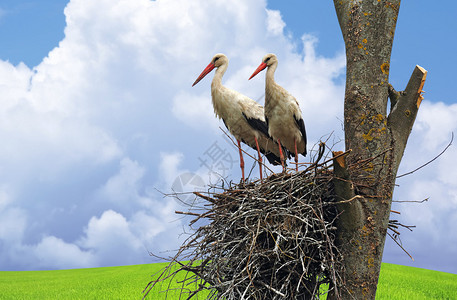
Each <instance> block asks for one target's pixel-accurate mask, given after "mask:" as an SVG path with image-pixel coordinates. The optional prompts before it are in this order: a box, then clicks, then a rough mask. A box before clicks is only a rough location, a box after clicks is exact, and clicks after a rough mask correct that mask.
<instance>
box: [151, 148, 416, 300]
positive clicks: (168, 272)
mask: <svg viewBox="0 0 457 300" xmlns="http://www.w3.org/2000/svg"><path fill="white" fill-rule="evenodd" d="M324 152H325V144H324V143H321V144H320V145H319V150H318V151H316V154H315V157H314V163H313V164H312V165H311V166H309V167H307V168H306V169H305V170H304V171H300V172H296V173H295V172H292V173H280V174H273V175H271V176H269V177H268V178H266V179H264V180H263V182H260V181H255V182H251V183H241V184H233V183H229V184H228V187H225V186H226V185H227V184H226V182H225V181H220V183H219V184H218V185H215V186H212V187H210V188H209V190H208V191H207V192H206V193H199V192H194V194H195V202H193V204H192V205H191V207H190V209H189V211H187V212H178V211H177V212H176V213H178V214H183V215H188V216H191V217H193V219H192V220H190V226H191V228H193V227H195V228H196V229H195V230H194V231H193V232H192V233H191V234H189V237H188V238H187V239H186V240H185V242H184V243H183V244H182V246H181V247H180V249H179V250H178V252H177V254H176V255H175V256H174V257H172V258H170V259H168V260H169V261H170V264H168V265H167V266H166V267H165V268H164V269H162V270H161V271H159V272H158V274H156V275H155V277H156V278H155V279H154V280H153V281H151V282H149V284H148V285H147V286H146V288H145V290H144V294H145V296H144V297H146V296H147V295H148V293H149V292H150V291H151V290H152V289H153V288H154V287H157V288H160V289H163V285H160V284H159V283H164V282H167V283H168V287H167V288H166V290H165V291H163V292H164V293H165V296H168V295H169V292H173V293H174V295H175V293H176V289H177V287H176V284H175V283H172V281H173V280H174V281H178V284H180V287H179V288H178V290H179V294H180V299H191V298H193V297H195V298H197V299H198V298H200V299H202V298H203V299H318V298H319V296H320V295H322V294H324V293H329V292H330V293H333V295H334V296H335V297H336V298H340V296H339V292H338V289H337V287H339V288H344V279H343V278H342V277H341V275H340V274H342V272H341V270H342V267H343V264H342V255H341V254H340V252H339V251H338V248H337V245H335V233H336V227H335V225H334V223H335V220H336V218H337V217H338V214H337V209H336V206H337V205H338V204H339V203H343V202H349V201H353V200H354V198H356V197H359V196H356V197H354V198H353V199H346V200H341V199H340V198H338V197H335V195H334V186H333V181H334V180H335V179H336V177H335V175H334V173H333V169H332V166H333V160H334V159H337V158H338V157H339V156H345V155H347V154H348V153H349V151H347V152H344V153H343V152H341V153H340V154H338V155H336V156H333V157H332V158H328V156H326V157H325V158H324V159H323V157H324ZM334 155H335V153H334ZM374 159H375V158H372V159H370V160H369V161H372V160H374ZM321 160H323V162H322V163H319V161H321ZM364 163H366V162H364ZM361 166H363V164H362V165H360V164H355V165H352V166H349V168H351V169H355V170H357V169H360V168H361ZM353 171H354V170H353ZM172 196H174V197H177V198H179V195H178V194H173V195H172ZM394 212H395V211H394ZM396 213H398V212H396ZM399 226H402V227H406V228H408V229H409V230H411V228H412V227H414V226H405V225H403V224H401V223H399V222H398V221H397V220H391V221H390V222H389V227H388V229H389V230H390V231H392V232H393V236H392V235H390V234H389V236H391V237H392V239H394V241H395V242H397V244H398V245H399V246H400V247H402V246H401V244H400V243H399V242H398V236H399V234H400V233H399V232H398V231H397V230H398V228H399ZM402 249H404V248H403V247H402ZM405 252H406V250H405ZM406 253H407V252H406ZM407 254H408V253H407ZM151 255H153V254H151ZM408 255H409V254H408ZM165 298H166V297H165Z"/></svg>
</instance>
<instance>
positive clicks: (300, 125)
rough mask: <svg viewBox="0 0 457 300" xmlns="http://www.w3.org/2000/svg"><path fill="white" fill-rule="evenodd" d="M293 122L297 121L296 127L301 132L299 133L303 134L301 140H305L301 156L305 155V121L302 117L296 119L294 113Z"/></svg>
mask: <svg viewBox="0 0 457 300" xmlns="http://www.w3.org/2000/svg"><path fill="white" fill-rule="evenodd" d="M294 119H295V123H297V126H298V129H299V130H300V132H301V135H302V136H303V140H304V141H305V151H303V153H302V154H303V156H306V129H305V121H303V118H300V119H297V117H296V116H295V115H294Z"/></svg>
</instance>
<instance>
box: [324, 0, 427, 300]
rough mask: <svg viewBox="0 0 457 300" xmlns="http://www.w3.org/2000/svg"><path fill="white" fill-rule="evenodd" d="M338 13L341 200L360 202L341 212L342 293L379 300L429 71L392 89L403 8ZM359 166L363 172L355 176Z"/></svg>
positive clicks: (349, 1)
mask: <svg viewBox="0 0 457 300" xmlns="http://www.w3.org/2000/svg"><path fill="white" fill-rule="evenodd" d="M334 5H335V9H336V13H337V16H338V21H339V24H340V27H341V31H342V33H343V38H344V42H345V45H346V58H347V71H346V92H345V103H344V128H345V144H346V150H349V149H351V150H352V151H351V152H350V154H349V155H347V156H346V157H343V158H339V159H335V162H334V165H335V170H334V172H335V175H336V176H337V177H338V178H339V179H337V180H335V191H336V193H337V196H339V198H340V199H341V200H349V199H353V200H352V201H350V202H348V203H344V204H341V205H340V206H339V208H338V209H339V211H340V212H341V217H340V218H339V221H338V224H337V227H338V234H337V241H338V243H339V245H340V249H341V251H342V254H343V257H344V262H343V264H344V272H343V275H344V276H343V277H344V280H345V285H344V286H342V287H337V288H338V291H339V292H340V293H341V294H342V298H343V299H374V298H375V295H376V287H377V282H378V277H379V271H380V267H381V260H382V253H383V249H384V242H385V237H386V232H387V227H388V221H389V215H390V207H391V203H392V193H393V189H394V184H395V177H396V174H397V170H398V166H399V164H400V161H401V158H402V156H403V152H404V149H405V146H406V142H407V140H408V137H409V134H410V132H411V129H412V126H413V124H414V120H415V118H416V115H417V111H418V109H419V106H420V103H421V100H422V95H421V92H422V87H423V85H424V81H425V77H426V74H427V71H425V70H424V69H423V68H421V67H419V66H416V68H415V69H414V71H413V73H412V76H411V78H410V80H409V83H408V85H407V87H406V89H405V90H404V91H403V92H397V91H395V89H394V88H393V87H392V86H391V85H390V84H389V81H388V80H389V66H390V56H391V49H392V43H393V38H394V33H395V26H396V22H397V17H398V11H399V8H400V0H391V1H386V0H334ZM388 98H390V110H389V111H388ZM355 164H358V166H359V167H358V168H348V166H350V165H355ZM330 298H336V297H335V295H330V297H329V299H330Z"/></svg>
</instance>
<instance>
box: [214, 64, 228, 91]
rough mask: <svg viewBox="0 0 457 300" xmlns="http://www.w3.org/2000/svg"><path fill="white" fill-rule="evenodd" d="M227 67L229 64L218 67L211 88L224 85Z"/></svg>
mask: <svg viewBox="0 0 457 300" xmlns="http://www.w3.org/2000/svg"><path fill="white" fill-rule="evenodd" d="M227 67H228V64H223V65H221V66H220V67H218V68H217V69H216V72H215V73H214V78H213V81H212V82H211V90H213V89H219V88H221V87H222V76H224V73H225V71H227Z"/></svg>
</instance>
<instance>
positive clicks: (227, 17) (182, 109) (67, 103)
mask: <svg viewBox="0 0 457 300" xmlns="http://www.w3.org/2000/svg"><path fill="white" fill-rule="evenodd" d="M65 17H66V23H67V24H66V27H65V38H64V39H63V40H62V41H61V42H60V43H59V45H58V47H56V48H55V49H53V50H52V51H50V52H49V54H48V56H47V57H45V58H44V59H43V61H42V62H41V63H40V64H39V65H38V66H36V67H34V68H29V67H28V66H26V65H25V64H22V63H21V64H18V65H16V66H14V65H12V64H10V63H9V62H5V61H0V100H1V102H2V105H1V106H0V139H1V140H2V141H3V142H2V147H1V148H0V180H1V181H0V269H3V270H6V269H8V270H21V269H50V268H74V267H89V266H90V267H96V266H106V265H119V264H130V263H146V262H150V261H151V258H150V257H149V255H148V251H152V252H154V253H160V252H161V251H164V250H170V249H175V248H176V247H177V245H178V244H179V239H178V236H179V234H180V233H181V232H182V226H183V225H184V224H185V222H186V220H183V219H179V218H177V217H176V215H175V214H174V211H175V210H176V209H177V208H178V207H179V202H178V201H176V200H175V199H171V198H169V197H168V198H167V197H163V195H162V194H160V193H159V192H157V190H161V191H164V192H169V191H171V190H172V189H173V187H179V188H181V189H182V190H184V189H195V188H198V187H199V186H201V184H202V182H203V183H207V182H209V181H212V180H213V179H215V178H220V176H232V177H233V178H235V180H236V178H238V177H239V171H238V170H237V167H238V161H237V159H238V158H237V153H236V151H235V150H234V148H233V146H232V145H231V143H230V142H227V141H226V139H225V137H224V135H223V134H222V133H221V132H220V130H219V129H218V125H219V126H223V124H222V123H221V122H219V121H218V120H217V119H216V118H215V117H214V113H213V109H212V107H211V98H210V88H209V86H210V81H211V78H212V74H210V75H208V78H205V80H202V81H201V82H200V83H199V84H198V85H197V86H195V87H191V84H192V82H193V81H194V80H195V78H196V77H197V76H198V75H199V74H200V72H201V71H202V70H203V68H204V67H205V66H206V65H207V64H208V62H209V60H210V59H211V57H212V56H213V55H214V54H215V53H217V52H224V53H225V54H227V56H228V57H229V58H230V66H229V69H228V71H227V73H226V75H225V77H224V84H226V85H227V86H228V87H231V88H233V89H236V90H238V91H240V92H242V93H244V94H246V95H248V96H249V97H251V98H252V99H255V100H258V101H259V102H260V103H262V102H263V94H264V80H263V79H262V78H261V77H262V76H257V77H256V78H255V79H253V80H251V81H248V80H247V79H248V78H249V76H250V75H251V74H252V72H253V71H254V69H255V68H256V67H257V66H258V64H259V63H260V60H261V58H262V57H263V55H264V54H265V53H269V52H273V53H276V54H277V56H278V58H279V66H278V69H277V74H276V80H277V81H278V83H279V84H281V85H282V86H284V87H285V88H286V89H288V90H290V91H291V93H292V94H294V95H295V96H296V98H297V99H298V101H299V102H300V105H301V108H302V110H303V115H304V119H305V122H306V125H307V129H308V132H309V139H310V144H311V145H312V144H313V143H315V142H317V141H318V140H319V138H320V137H321V136H322V135H326V134H329V133H330V132H332V131H334V130H336V131H338V130H339V129H340V128H341V124H340V121H339V119H340V118H342V111H343V110H342V99H343V95H344V86H343V84H344V83H343V80H341V78H342V76H343V75H344V64H345V58H344V53H343V51H341V52H340V53H339V54H338V55H336V56H335V57H323V56H320V55H319V54H318V53H316V51H315V49H316V44H317V43H318V40H317V39H316V38H315V37H313V36H312V35H308V34H304V35H303V37H302V43H303V46H304V47H303V52H301V53H297V52H296V50H295V49H296V48H295V46H294V42H293V41H292V40H290V38H289V37H288V36H285V35H284V27H285V23H284V21H283V20H282V18H281V14H280V12H278V11H272V10H267V9H266V3H265V1H263V0H256V1H242V0H236V1H231V2H227V1H212V2H211V3H210V2H208V1H187V0H168V1H148V0H134V1H131V0H120V1H115V2H113V1H110V0H96V1H94V0H90V1H89V0H71V1H70V2H69V4H68V5H67V7H66V8H65ZM208 28H210V29H211V30H208ZM424 107H425V108H427V109H423V108H424ZM323 108H325V109H323ZM422 109H423V111H424V113H423V114H422V113H421V114H419V116H418V123H417V124H416V126H415V129H414V131H413V136H412V138H411V141H410V145H408V147H409V148H408V149H414V150H416V149H421V155H422V156H421V157H426V156H432V155H433V154H435V152H436V150H437V149H440V148H441V147H442V146H443V145H444V144H445V143H446V140H447V137H448V135H447V134H444V133H442V132H440V131H439V130H438V128H439V127H437V126H438V125H440V126H445V127H448V128H450V129H453V128H455V127H456V126H457V125H456V123H455V121H454V119H453V118H452V115H453V114H452V112H453V111H454V110H456V108H455V107H454V106H448V105H445V104H433V103H427V102H426V101H424V104H423V107H422V108H421V111H422ZM335 134H336V135H341V132H336V133H335ZM214 147H217V148H218V149H217V150H218V151H219V153H220V154H221V155H220V156H219V157H218V159H219V160H218V161H214V157H210V156H209V151H208V150H209V149H213V148H214ZM408 149H407V155H405V157H412V158H411V160H408V159H406V160H405V163H404V164H403V166H404V167H405V169H410V168H409V167H410V166H411V165H414V163H415V162H416V161H417V157H415V156H414V155H411V154H410V153H408V151H412V150H408ZM413 152H414V151H413ZM447 155H450V154H447ZM453 155H454V154H453ZM452 157H453V156H446V157H443V161H442V162H440V163H437V164H435V165H433V169H431V170H433V172H434V173H432V174H433V175H432V176H433V177H434V178H433V179H434V180H435V181H434V183H433V186H432V185H431V186H432V187H433V189H432V188H430V189H427V190H423V191H420V190H419V189H418V188H415V190H416V194H414V195H413V194H408V193H406V192H405V193H403V194H401V191H399V192H398V193H397V194H396V195H398V197H399V198H408V199H410V198H418V197H422V196H425V197H426V196H428V195H422V194H423V193H424V194H425V193H426V192H430V193H431V192H432V191H437V194H436V196H437V197H438V196H439V197H442V198H447V197H448V198H450V199H455V195H456V193H455V190H456V189H455V183H454V182H452V180H446V178H448V177H446V176H443V174H445V172H449V173H452V172H455V169H457V168H452V167H451V166H450V164H449V160H452ZM216 165H217V166H219V167H220V166H222V167H223V168H219V169H215V168H214V167H215V166H216ZM427 178H428V177H427ZM408 180H412V179H408ZM424 181H425V182H427V179H425V180H424ZM175 184H176V185H175ZM408 185H411V186H412V187H415V186H421V183H420V182H419V181H417V180H412V181H411V182H410V183H408ZM444 189H445V190H446V191H449V192H446V193H441V194H438V191H443V190H444ZM409 190H410V189H409V188H408V191H409ZM418 191H419V192H418ZM430 196H432V195H430ZM433 197H435V195H433ZM452 197H453V198H452ZM431 199H432V197H431ZM449 203H454V202H452V201H450V202H448V203H445V202H444V201H443V202H442V205H438V206H436V209H432V210H429V211H428V212H426V211H427V210H426V209H424V211H423V212H422V216H423V218H422V219H423V222H424V226H426V227H427V228H434V229H433V230H434V231H430V233H427V234H429V235H432V234H436V233H437V232H439V230H441V228H444V226H446V223H443V222H442V221H440V220H438V219H437V214H440V213H443V211H444V210H445V208H446V207H447V208H449V207H450V206H449ZM451 208H452V206H451ZM452 209H453V208H452ZM452 209H449V210H448V212H446V214H447V216H449V218H448V219H447V220H455V214H453V210H452ZM404 211H405V213H404V215H405V216H406V217H408V218H410V219H411V220H413V219H414V213H413V212H414V210H413V209H411V208H407V207H405V209H404ZM427 213H428V215H427ZM409 216H410V217H409ZM408 220H409V219H408ZM449 222H451V221H449ZM430 224H435V225H434V227H433V226H432V227H430ZM170 237H173V238H170ZM174 237H176V238H174ZM440 242H442V240H440ZM448 244H449V243H448Z"/></svg>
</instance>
